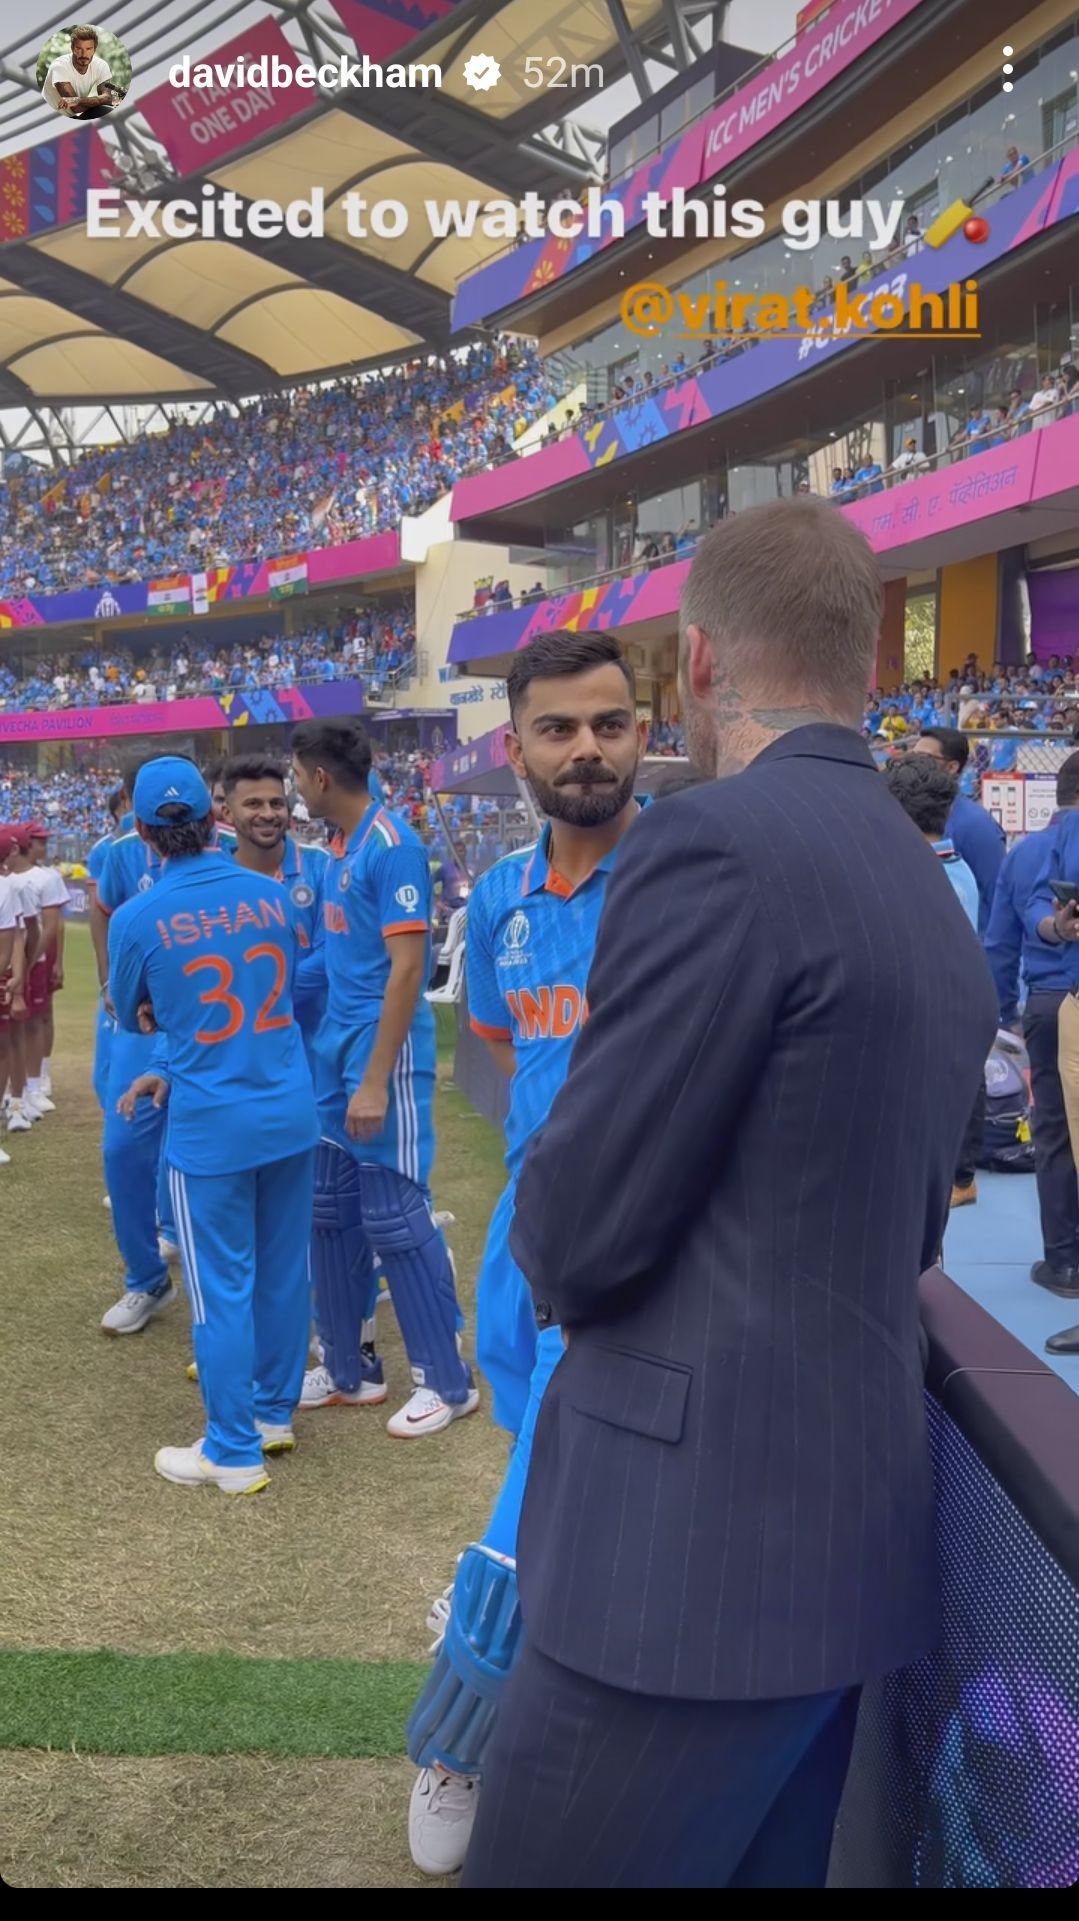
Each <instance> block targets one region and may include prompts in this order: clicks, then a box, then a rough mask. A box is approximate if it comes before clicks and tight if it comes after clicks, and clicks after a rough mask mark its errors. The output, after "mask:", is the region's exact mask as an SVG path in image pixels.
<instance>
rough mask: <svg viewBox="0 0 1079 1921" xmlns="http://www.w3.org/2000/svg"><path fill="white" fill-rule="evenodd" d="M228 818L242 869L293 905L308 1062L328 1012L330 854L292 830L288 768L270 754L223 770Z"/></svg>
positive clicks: (299, 1015)
mask: <svg viewBox="0 0 1079 1921" xmlns="http://www.w3.org/2000/svg"><path fill="white" fill-rule="evenodd" d="M221 785H222V789H223V792H224V797H225V807H226V810H227V820H228V824H229V826H230V827H231V828H232V829H233V831H234V833H235V835H236V840H235V844H234V846H233V854H234V856H235V858H236V860H237V861H238V863H239V865H240V866H241V867H246V868H249V869H250V870H251V872H252V873H256V874H265V875H267V876H269V877H271V878H272V879H275V880H279V881H280V882H281V884H282V886H284V887H285V888H286V889H287V892H288V896H289V899H290V901H291V902H292V906H293V910H294V914H295V920H296V933H297V938H298V940H299V943H300V950H301V952H300V963H299V966H298V968H297V971H296V981H295V985H294V999H295V1006H296V1019H297V1021H298V1022H299V1026H300V1032H301V1034H302V1035H303V1041H304V1046H305V1048H306V1049H307V1054H308V1060H309V1062H310V1061H311V1059H312V1049H313V1046H314V1041H315V1036H316V1034H317V1033H318V1030H319V1026H320V1024H321V1022H322V1017H323V1014H324V1013H325V1009H326V968H325V961H324V957H323V946H324V943H325V928H324V923H323V916H322V903H323V896H324V893H325V886H326V870H327V864H328V862H329V854H328V852H327V850H326V848H325V847H315V846H305V845H303V844H302V843H301V842H300V841H297V840H294V839H293V837H292V835H291V834H290V833H289V831H288V821H289V813H288V797H287V794H286V790H285V769H284V766H283V765H282V763H281V762H280V761H279V760H277V759H276V758H275V757H274V756H273V755H272V754H236V755H234V756H233V758H232V759H231V760H227V761H226V762H225V764H224V767H223V769H222V772H221Z"/></svg>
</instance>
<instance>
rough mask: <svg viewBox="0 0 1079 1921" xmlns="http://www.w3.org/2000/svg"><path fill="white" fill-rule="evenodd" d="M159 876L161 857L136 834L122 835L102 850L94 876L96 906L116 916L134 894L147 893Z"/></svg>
mask: <svg viewBox="0 0 1079 1921" xmlns="http://www.w3.org/2000/svg"><path fill="white" fill-rule="evenodd" d="M94 851H95V853H96V851H97V850H96V848H95V850H94ZM160 874H161V857H160V855H159V854H156V853H155V852H154V850H153V848H152V847H150V846H148V845H147V843H146V841H144V840H140V839H139V836H138V835H137V834H136V833H131V834H121V835H120V838H119V840H114V841H112V842H111V843H110V845H109V846H108V847H107V848H106V849H105V854H104V858H103V860H102V863H101V869H100V872H99V873H98V874H97V876H96V879H97V904H98V906H99V907H100V908H101V909H102V910H103V911H104V912H105V913H106V914H115V912H116V910H117V908H118V907H122V906H123V905H124V902H125V901H129V900H131V899H132V898H133V896H134V895H136V894H148V893H149V891H150V889H151V887H153V886H154V884H155V882H156V881H157V880H158V878H159V877H160Z"/></svg>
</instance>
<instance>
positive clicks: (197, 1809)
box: [0, 1754, 447, 1892]
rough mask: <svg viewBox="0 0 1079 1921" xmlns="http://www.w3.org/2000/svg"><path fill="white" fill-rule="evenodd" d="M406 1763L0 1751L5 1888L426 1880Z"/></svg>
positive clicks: (418, 1884)
mask: <svg viewBox="0 0 1079 1921" xmlns="http://www.w3.org/2000/svg"><path fill="white" fill-rule="evenodd" d="M412 1779H413V1771H412V1769H411V1767H410V1766H409V1764H408V1762H407V1761H289V1760H284V1761H282V1760H276V1759H274V1760H271V1759H268V1758H266V1757H263V1756H261V1755H227V1756H224V1757H221V1758H208V1757H207V1758H203V1757H201V1756H191V1755H169V1756H166V1757H165V1758H164V1759H162V1760H155V1761H144V1760H137V1761H127V1760H114V1759H112V1758H111V1757H110V1756H101V1755H96V1754H79V1755H75V1754H7V1755H2V1756H0V1802H2V1807H0V1872H2V1874H3V1879H4V1881H5V1883H6V1884H7V1886H8V1887H11V1888H179V1889H184V1890H190V1889H194V1888H430V1889H432V1890H433V1891H435V1892H438V1891H439V1890H441V1889H444V1888H445V1887H446V1886H447V1884H446V1883H445V1882H443V1881H428V1880H426V1879H425V1878H424V1877H423V1876H422V1875H420V1874H417V1873H416V1870H415V1869H414V1867H413V1866H412V1862H411V1860H410V1859H409V1854H408V1845H407V1841H406V1838H405V1830H404V1821H405V1808H406V1806H407V1802H408V1793H409V1789H410V1787H411V1785H412Z"/></svg>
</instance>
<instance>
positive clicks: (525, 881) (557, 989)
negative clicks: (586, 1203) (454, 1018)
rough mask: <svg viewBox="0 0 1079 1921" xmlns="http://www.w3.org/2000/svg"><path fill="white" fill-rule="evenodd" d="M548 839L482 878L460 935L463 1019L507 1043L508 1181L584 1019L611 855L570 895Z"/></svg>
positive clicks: (479, 1031)
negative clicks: (510, 1066) (510, 1060)
mask: <svg viewBox="0 0 1079 1921" xmlns="http://www.w3.org/2000/svg"><path fill="white" fill-rule="evenodd" d="M550 845H551V830H550V827H549V826H548V827H546V828H545V829H544V832H543V836H542V838H541V839H540V840H539V841H538V842H537V843H536V845H535V846H534V847H525V848H521V849H520V850H519V851H518V852H516V853H513V854H507V855H506V857H505V859H503V860H500V861H497V862H496V864H495V865H494V867H491V868H489V869H488V871H487V872H486V874H482V875H481V876H480V878H479V880H478V881H477V882H476V885H475V887H474V889H473V891H472V896H471V899H470V900H469V903H468V919H467V922H466V932H465V953H466V964H465V965H466V978H467V982H468V1013H469V1020H470V1023H471V1026H472V1028H473V1031H474V1032H475V1033H477V1034H479V1035H481V1036H482V1037H483V1038H484V1039H485V1040H503V1041H512V1042H513V1051H514V1057H515V1065H514V1073H513V1081H512V1084H511V1087H510V1107H509V1114H508V1116H507V1119H506V1166H507V1168H508V1170H509V1172H510V1173H511V1174H516V1173H517V1172H518V1171H519V1169H520V1166H521V1163H522V1161H523V1160H524V1156H525V1149H526V1148H527V1146H528V1143H529V1140H530V1139H531V1137H532V1135H533V1134H534V1133H535V1132H536V1129H537V1128H539V1127H542V1125H543V1123H544V1121H545V1120H546V1119H547V1116H548V1114H549V1113H550V1111H551V1104H552V1102H553V1100H554V1098H555V1095H556V1094H557V1093H558V1090H559V1088H560V1087H561V1085H562V1083H563V1081H564V1080H565V1078H566V1075H567V1073H568V1072H569V1061H570V1054H571V1053H572V1051H573V1043H574V1041H575V1040H576V1038H577V1035H578V1033H579V1032H580V1029H581V1025H582V1023H583V1021H584V1020H585V1018H586V1016H587V1013H588V1003H587V1001H586V999H585V985H586V982H587V980H588V970H589V968H590V967H591V965H592V956H593V953H594V952H595V946H596V933H597V930H598V928H599V917H600V914H601V913H602V911H603V901H604V896H605V894H606V891H607V882H608V879H609V878H610V874H611V869H612V867H613V866H614V861H615V858H616V856H617V853H618V849H617V847H616V848H614V849H612V851H611V853H610V854H608V855H607V856H606V857H605V859H603V860H602V861H600V863H599V865H598V867H596V868H594V869H593V871H592V873H591V874H589V876H588V879H587V880H585V881H582V883H581V885H580V886H579V887H576V888H570V887H568V886H567V884H566V882H565V881H564V880H563V879H562V877H561V875H560V874H557V873H556V872H555V870H554V869H553V868H552V867H551V865H550Z"/></svg>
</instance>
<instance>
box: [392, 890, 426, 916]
mask: <svg viewBox="0 0 1079 1921" xmlns="http://www.w3.org/2000/svg"><path fill="white" fill-rule="evenodd" d="M393 898H394V900H395V901H396V902H397V905H398V907H403V908H404V910H405V913H406V914H414V913H415V912H416V909H417V907H418V906H419V904H420V890H419V888H418V887H399V888H398V889H397V892H396V894H395V895H394V897H393Z"/></svg>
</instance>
